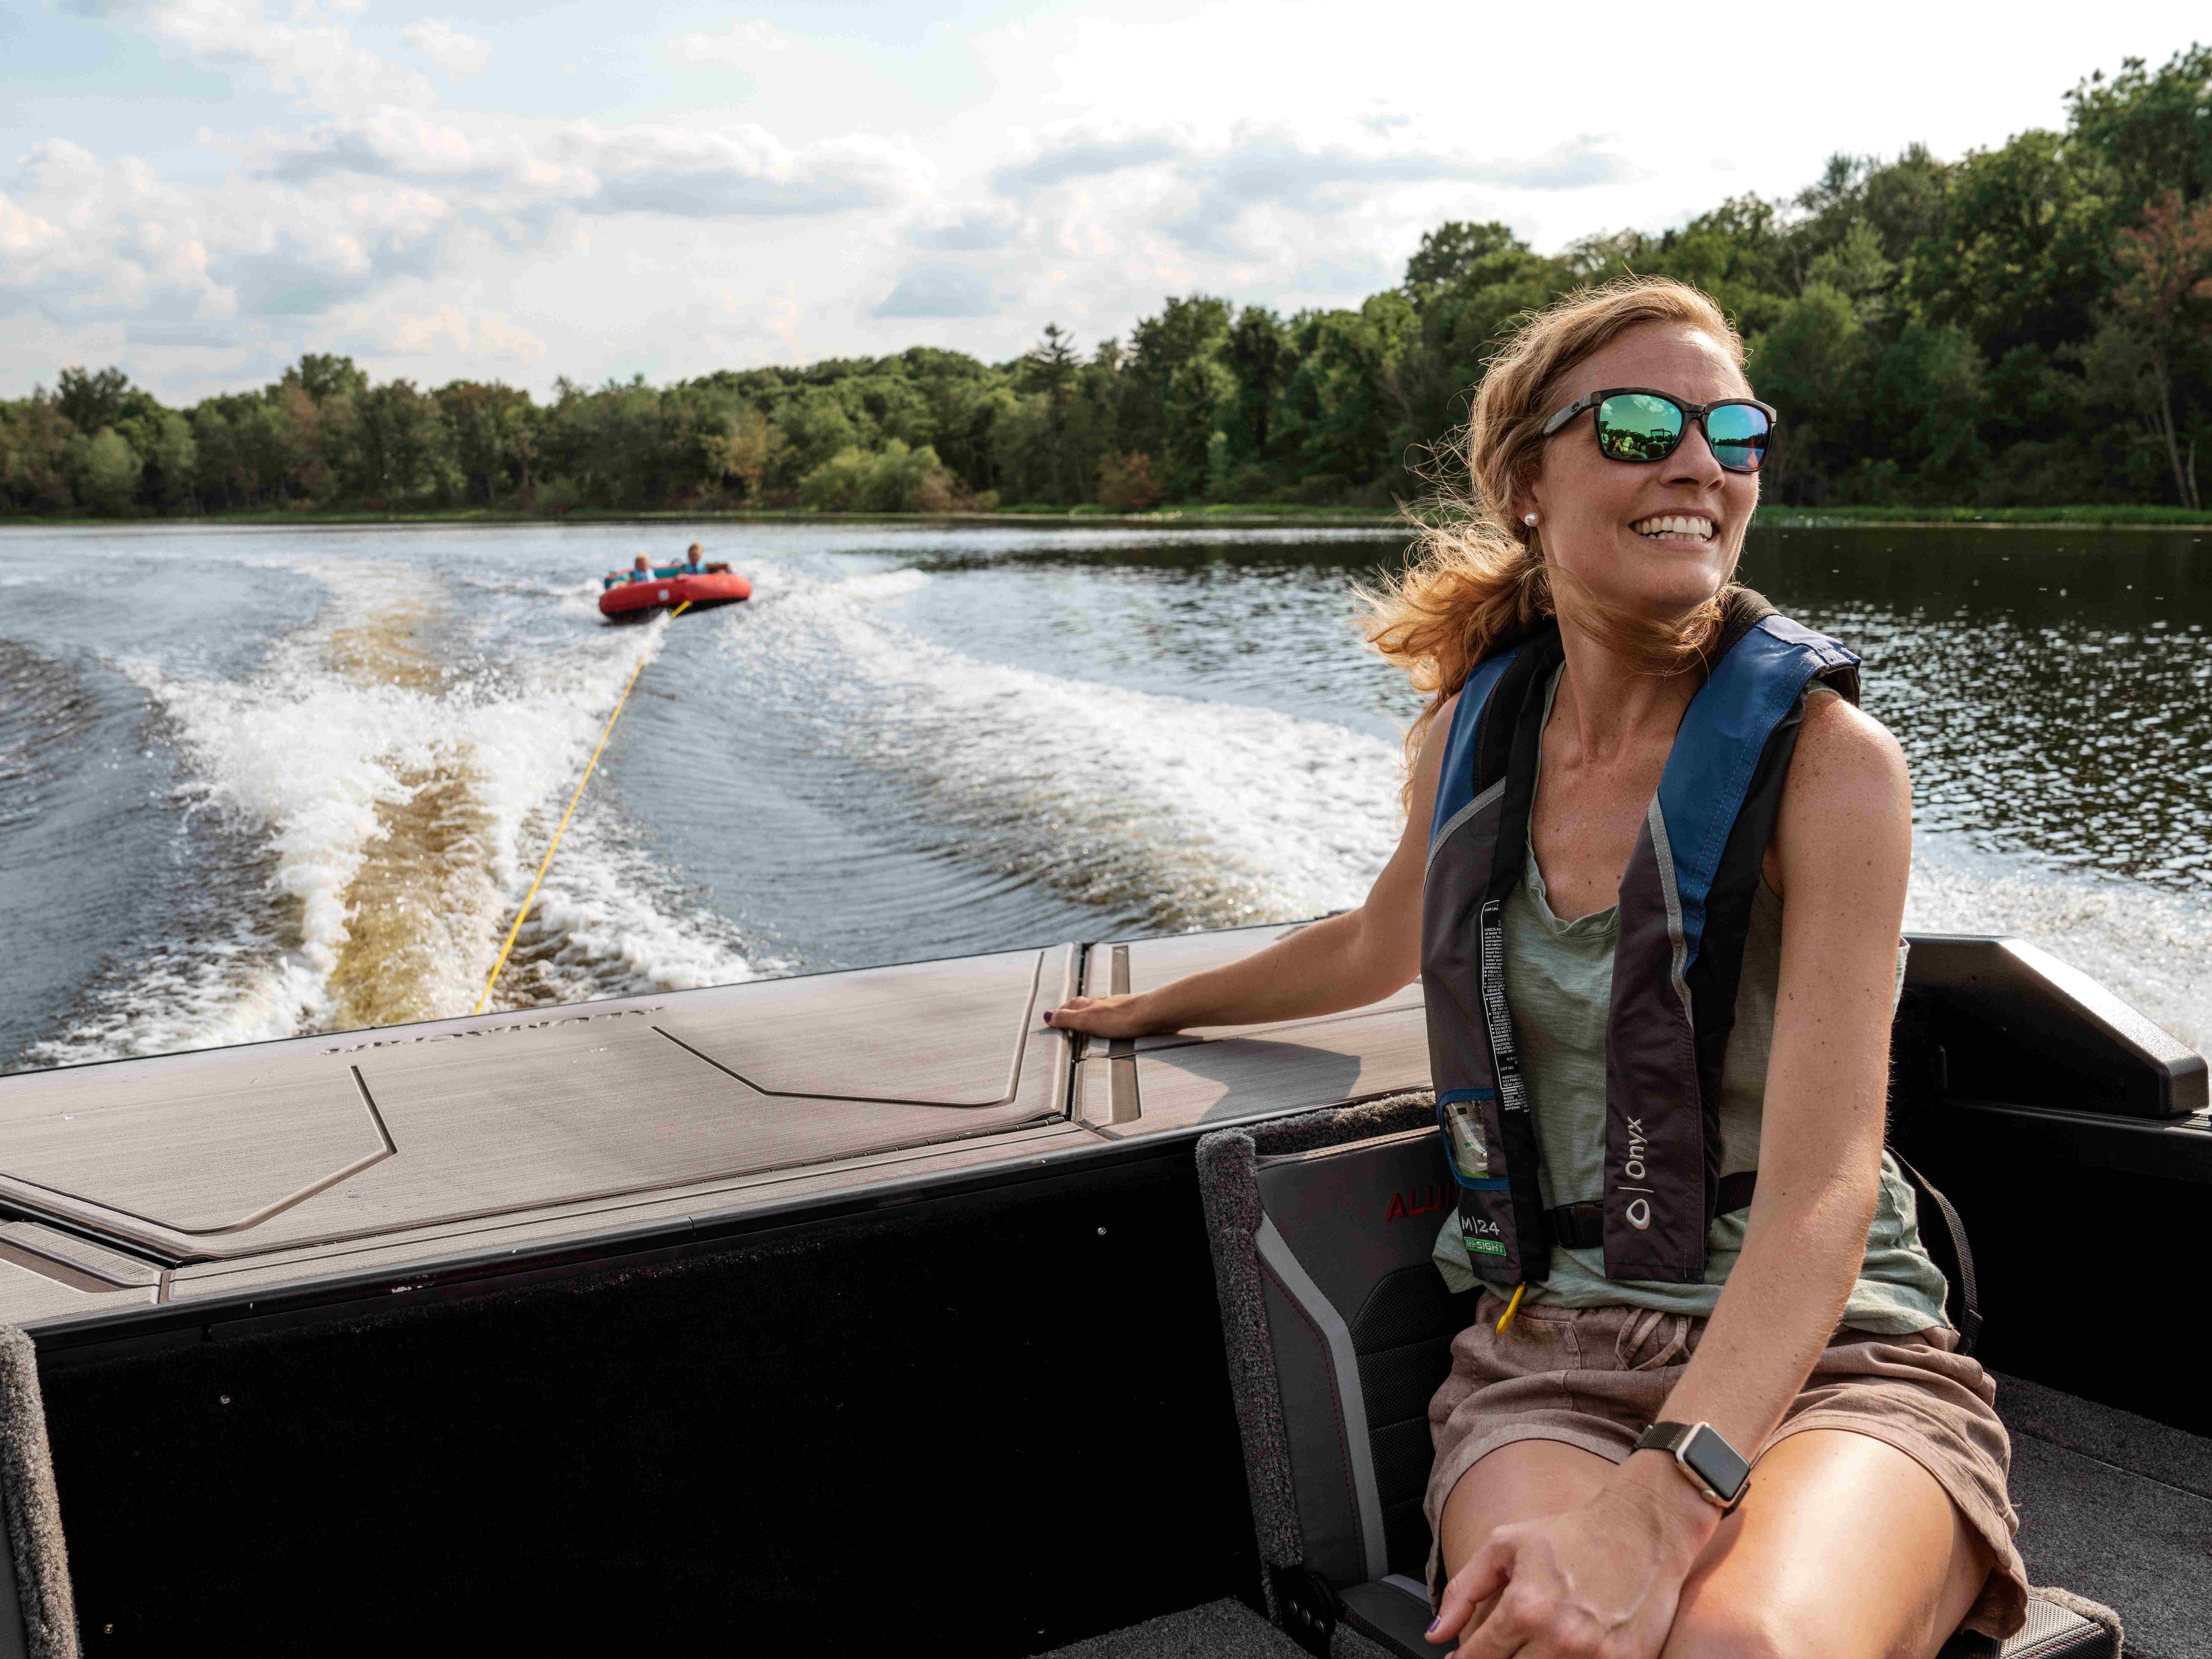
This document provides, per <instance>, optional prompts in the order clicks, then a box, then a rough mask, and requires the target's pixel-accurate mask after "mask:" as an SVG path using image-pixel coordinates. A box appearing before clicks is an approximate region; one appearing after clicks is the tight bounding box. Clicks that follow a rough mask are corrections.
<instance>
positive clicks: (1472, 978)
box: [1421, 588, 1859, 1286]
mask: <svg viewBox="0 0 2212 1659" xmlns="http://www.w3.org/2000/svg"><path fill="white" fill-rule="evenodd" d="M1562 654H1563V653H1562V651H1561V647H1560V643H1559V623H1557V622H1556V621H1553V620H1547V622H1545V623H1543V624H1542V625H1541V626H1540V627H1539V628H1537V629H1534V630H1533V631H1531V632H1530V633H1528V634H1526V635H1522V636H1521V637H1519V638H1517V639H1515V640H1511V641H1506V642H1505V643H1504V644H1503V645H1502V646H1500V647H1498V648H1497V649H1494V650H1493V651H1492V653H1490V655H1488V656H1486V657H1485V658H1484V659H1482V661H1481V662H1480V663H1479V664H1478V665H1476V666H1475V668H1474V671H1473V672H1472V673H1470V674H1469V675H1468V678H1467V683H1466V684H1465V685H1464V686H1462V688H1461V690H1460V694H1459V703H1458V706H1457V707H1456V708H1455V709H1454V710H1453V713H1452V723H1451V731H1450V733H1449V737H1448V738H1447V740H1446V743H1445V746H1444V756H1443V777H1442V780H1441V781H1440V782H1439V783H1438V785H1437V803H1436V817H1435V821H1434V828H1433V829H1432V830H1431V835H1430V839H1429V857H1428V872H1427V876H1426V878H1425V883H1424V886H1423V892H1422V906H1421V981H1422V986H1423V989H1424V991H1425V994H1426V998H1427V1003H1428V1025H1429V1063H1430V1067H1431V1075H1432V1077H1433V1078H1434V1079H1435V1083H1436V1090H1437V1117H1438V1121H1439V1124H1440V1126H1441V1127H1442V1128H1443V1134H1444V1141H1445V1147H1446V1150H1447V1152H1448V1153H1449V1156H1450V1158H1451V1163H1452V1169H1453V1174H1454V1175H1455V1177H1456V1179H1457V1181H1458V1183H1459V1221H1460V1231H1461V1236H1462V1238H1463V1239H1464V1240H1465V1242H1466V1244H1467V1252H1468V1264H1469V1265H1470V1266H1471V1267H1473V1268H1474V1272H1475V1273H1476V1275H1477V1276H1478V1277H1480V1278H1481V1279H1486V1280H1487V1281H1489V1282H1491V1283H1492V1284H1494V1285H1506V1286H1510V1285H1524V1284H1526V1285H1533V1284H1536V1283H1539V1282H1541V1280H1542V1279H1545V1278H1547V1276H1548V1275H1549V1274H1550V1273H1551V1263H1552V1248H1553V1244H1554V1243H1559V1244H1564V1245H1567V1246H1570V1247H1571V1248H1575V1249H1591V1248H1595V1247H1597V1246H1599V1245H1602V1247H1603V1249H1604V1251H1605V1272H1606V1275H1607V1278H1610V1279H1645V1280H1657V1281H1660V1282H1662V1283H1668V1284H1698V1283H1701V1282H1702V1281H1703V1280H1704V1279H1705V1231H1706V1228H1707V1226H1708V1225H1709V1224H1710V1223H1711V1220H1712V1218H1713V1217H1714V1216H1716V1215H1717V1214H1721V1213H1723V1212H1728V1211H1731V1210H1736V1209H1741V1208H1742V1207H1743V1206H1746V1205H1747V1204H1749V1203H1750V1202H1751V1195H1752V1188H1753V1182H1754V1177H1753V1176H1752V1175H1750V1174H1744V1175H1737V1176H1729V1178H1728V1179H1727V1180H1726V1181H1723V1180H1722V1179H1721V1178H1720V1175H1719V1170H1720V1152H1721V1148H1720V1137H1719V1134H1718V1131H1717V1120H1718V1111H1719V1100H1720V1085H1721V1066H1722V1062H1723V1060H1724V1059H1725V1058H1726V1056H1727V1053H1728V1041H1729V1031H1730V1030H1731V1029H1732V1028H1733V1026H1734V1025H1735V994H1736V982H1737V981H1738V979H1739V977H1740V976H1741V972H1742V968H1743V948H1744V938H1745V935H1746V933H1747V931H1748V929H1749V926H1750V921H1751V906H1752V900H1753V896H1754V895H1755V893H1756V892H1757V890H1758V886H1759V874H1760V869H1761V864H1762V860H1764V858H1765V852H1766V846H1767V842H1768V841H1769V840H1770V839H1771V837H1772V835H1773V832H1774V818H1775V813H1776V811H1777V810H1778V807H1779V806H1780V805H1781V800H1782V787H1783V784H1784V781H1785V780H1786V779H1787V777H1788V776H1789V773H1790V756H1791V755H1792V753H1794V752H1795V750H1796V744H1797V732H1798V727H1799V726H1800V725H1801V723H1802V721H1803V720H1804V715H1805V699H1806V693H1807V691H1808V689H1809V688H1810V687H1811V686H1812V684H1814V682H1815V681H1820V682H1823V683H1825V684H1827V685H1829V686H1831V687H1832V688H1833V689H1834V690H1836V691H1837V692H1838V693H1839V694H1840V695H1842V696H1846V697H1848V698H1850V700H1851V701H1852V702H1855V703H1856V702H1857V701H1858V695H1859V679H1858V663H1859V659H1858V658H1857V655H1856V654H1855V653H1852V652H1850V651H1849V650H1847V649H1846V648H1845V647H1843V646H1841V645H1839V644H1838V643H1837V642H1836V641H1833V640H1832V639H1828V638H1826V636H1824V635H1820V634H1816V633H1814V632H1813V630H1812V629H1808V628H1806V627H1804V626H1802V625H1801V624H1800V623H1795V622H1792V621H1790V619H1789V618H1788V617H1784V616H1782V615H1780V614H1778V612H1777V611H1775V610H1774V608H1773V607H1772V606H1771V605H1768V604H1767V603H1766V601H1765V600H1764V599H1760V598H1759V595H1758V594H1756V593H1753V592H1750V591H1749V590H1748V589H1747V588H1735V589H1732V590H1730V591H1729V593H1728V595H1727V596H1726V598H1725V599H1724V601H1723V618H1722V626H1721V631H1720V635H1719V637H1718V639H1717V641H1716V644H1715V651H1714V654H1713V658H1712V666H1711V673H1710V674H1709V675H1708V677H1707V678H1706V680H1705V684H1704V685H1702V686H1701V687H1699V690H1698V692H1697V695H1696V696H1693V697H1692V698H1691V700H1690V706H1689V708H1688V709H1687V710H1686V712H1685V713H1684V714H1683V716H1682V722H1681V725H1680V726H1679V727H1678V728H1677V729H1676V732H1675V734H1674V749H1673V750H1672V751H1671V752H1670V753H1669V754H1668V757H1667V766H1666V770H1665V772H1664V774H1663V775H1662V776H1661V778H1660V780H1659V791H1658V793H1657V794H1656V796H1655V797H1654V798H1653V799H1652V802H1651V805H1650V810H1649V811H1647V812H1646V813H1645V815H1644V828H1643V830H1642V831H1641V833H1639V834H1638V836H1637V838H1636V850H1635V851H1634V852H1633V853H1632V854H1630V856H1629V860H1628V867H1627V869H1626V872H1624V873H1623V874H1622V877H1621V881H1620V937H1619V940H1618V942H1617V943H1616V944H1615V945H1614V947H1613V1001H1612V1006H1611V1009H1610V1011H1609V1014H1608V1020H1607V1030H1606V1148H1605V1196H1604V1199H1603V1200H1602V1202H1601V1203H1597V1204H1590V1203H1584V1204H1565V1205H1560V1206H1557V1207H1555V1208H1552V1209H1548V1210H1547V1208H1546V1206H1545V1204H1544V1202H1543V1197H1542V1190H1543V1189H1542V1188H1541V1186H1540V1184H1539V1175H1538V1170H1539V1167H1540V1164H1541V1158H1542V1148H1541V1146H1539V1145H1538V1143H1537V1138H1536V1127H1535V1120H1534V1114H1533V1112H1532V1111H1531V1109H1530V1102H1529V1099H1528V1087H1527V1083H1526V1080H1525V1079H1524V1078H1523V1077H1522V1072H1521V1065H1520V1058H1519V1051H1518V1048H1517V1047H1516V1039H1515V1036H1514V1030H1513V1009H1512V1003H1511V1000H1510V997H1509V995H1508V993H1507V987H1506V982H1505V962H1504V945H1505V940H1504V927H1503V925H1502V921H1501V912H1502V908H1503V904H1504V899H1505V896H1506V895H1507V894H1508V893H1510V892H1511V891H1512V890H1513V887H1514V885H1515V884H1516V883H1517V882H1519V881H1520V879H1521V873H1522V864H1523V860H1524V857H1525V854H1526V850H1527V844H1528V813H1529V808H1530V806H1531V805H1532V804H1533V801H1534V794H1535V779H1536V760H1537V754H1538V744H1539V743H1540V741H1541V738H1542V725H1543V712H1544V694H1545V691H1546V690H1547V687H1548V686H1549V684H1550V683H1551V678H1552V671H1553V669H1555V668H1556V667H1558V666H1559V662H1560V660H1561V658H1562Z"/></svg>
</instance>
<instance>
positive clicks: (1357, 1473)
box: [1252, 1213, 1390, 1579]
mask: <svg viewBox="0 0 2212 1659" xmlns="http://www.w3.org/2000/svg"><path fill="white" fill-rule="evenodd" d="M1252 1243H1253V1244H1254V1246H1255V1248H1256V1249H1258V1251H1259V1254H1260V1260H1261V1261H1264V1262H1265V1263H1267V1267H1268V1269H1269V1271H1270V1272H1272V1273H1273V1274H1274V1275H1275V1280H1276V1282H1277V1283H1278V1284H1279V1285H1281V1286H1282V1287H1283V1291H1284V1293H1285V1295H1287V1296H1288V1297H1290V1298H1291V1301H1293V1302H1295V1303H1297V1304H1298V1306H1299V1308H1300V1309H1301V1310H1303V1311H1304V1314H1305V1316H1306V1317H1307V1318H1309V1319H1310V1320H1312V1321H1313V1322H1314V1323H1315V1325H1316V1326H1317V1327H1319V1328H1320V1330H1321V1334H1322V1338H1323V1339H1324V1340H1326V1341H1327V1342H1328V1357H1329V1363H1330V1364H1331V1366H1332V1368H1333V1369H1334V1370H1335V1372H1336V1400H1337V1405H1338V1407H1339V1409H1340V1411H1341V1412H1342V1413H1343V1417H1344V1450H1345V1455H1346V1457H1347V1458H1349V1459H1350V1460H1351V1463H1352V1497H1353V1498H1354V1500H1355V1501H1356V1502H1357V1503H1358V1505H1359V1541H1360V1544H1361V1546H1362V1547H1363V1548H1364V1550H1365V1551H1366V1553H1367V1576H1368V1577H1369V1578H1370V1579H1375V1578H1380V1577H1383V1574H1385V1573H1387V1572H1388V1571H1390V1560H1389V1553H1388V1552H1387V1551H1386V1550H1385V1549H1384V1547H1383V1498H1382V1495H1381V1493H1380V1492H1379V1491H1378V1490H1377V1489H1376V1485H1375V1453H1374V1449H1373V1448H1372V1447H1371V1446H1370V1444H1369V1443H1368V1438H1367V1401H1366V1399H1365V1396H1364V1395H1362V1394H1361V1393H1360V1391H1359V1356H1358V1355H1357V1354H1356V1353H1354V1352H1352V1328H1351V1327H1349V1326H1348V1325H1346V1323H1345V1322H1344V1316H1343V1315H1342V1314H1340V1313H1339V1312H1337V1310H1336V1304H1334V1303H1333V1302H1331V1301H1330V1300H1329V1299H1328V1297H1326V1296H1323V1295H1322V1290H1321V1286H1320V1285H1316V1284H1315V1283H1314V1282H1313V1277H1312V1275H1311V1274H1310V1273H1307V1272H1306V1270H1305V1268H1304V1267H1303V1266H1301V1265H1300V1263H1299V1261H1298V1259H1297V1255H1294V1254H1293V1253H1292V1251H1291V1245H1290V1241H1289V1240H1288V1239H1286V1238H1285V1237H1283V1235H1282V1233H1281V1231H1279V1229H1278V1228H1277V1227H1276V1225H1275V1223H1274V1220H1273V1218H1272V1217H1270V1216H1267V1215H1266V1214H1264V1213H1263V1214H1262V1215H1261V1217H1260V1226H1259V1231H1256V1232H1255V1233H1254V1234H1253V1235H1252Z"/></svg>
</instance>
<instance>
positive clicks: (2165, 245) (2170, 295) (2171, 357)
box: [2112, 190, 2212, 507]
mask: <svg viewBox="0 0 2212 1659" xmlns="http://www.w3.org/2000/svg"><path fill="white" fill-rule="evenodd" d="M2114 257H2115V259H2116V261H2117V262H2118V265H2119V267H2120V273H2121V275H2120V281H2119V284H2118V287H2117V288H2115V289H2114V290H2113V292H2112V308H2113V312H2114V314H2115V316H2116V318H2117V319H2118V322H2119V325H2120V326H2121V328H2122V329H2123V330H2124V331H2125V332H2126V333H2127V335H2128V336H2129V337H2130V339H2131V340H2132V341H2133V342H2134V343H2135V344H2136V347H2137V348H2138V349H2139V352H2140V356H2141V361H2142V370H2143V372H2142V374H2141V376H2140V377H2139V381H2140V385H2141V387H2142V396H2141V399H2140V401H2141V406H2142V410H2143V412H2144V415H2145V417H2146V418H2147V420H2148V422H2149V424H2150V428H2151V430H2152V431H2153V432H2154V434H2155V435H2156V436H2157V438H2158V440H2159V441H2160V444H2161V445H2162V446H2163V447H2164V448H2165V450H2166V459H2167V462H2168V464H2169V465H2171V466H2172V470H2173V489H2174V494H2175V496H2176V497H2177V499H2178V500H2179V501H2180V503H2181V505H2182V506H2184V507H2201V506H2202V505H2203V501H2202V500H2201V499H2200V497H2199V496H2198V494H2197V444H2196V439H2195V436H2194V435H2193V434H2192V435H2190V436H2189V437H2188V438H2187V439H2186V440H2185V438H2184V432H2185V428H2187V427H2188V426H2189V425H2190V424H2191V421H2190V418H2189V411H2188V410H2187V409H2186V408H2185V405H2184V404H2182V402H2181V400H2180V398H2179V395H2178V392H2179V387H2178V383H2179V380H2180V378H2181V375H2180V371H2181V369H2182V367H2183V365H2184V363H2185V361H2186V360H2187V359H2188V358H2189V357H2191V356H2194V355H2197V354H2199V353H2201V352H2203V350H2204V349H2205V348H2206V347H2207V346H2208V344H2212V199H2208V200H2206V201H2203V202H2201V203H2199V204H2197V206H2196V207H2195V208H2193V209H2192V208H2191V207H2189V206H2187V205H2186V204H2185V203H2184V202H2183V200H2182V196H2181V192H2180V191H2178V190H2169V191H2166V192H2165V193H2164V194H2162V195H2161V196H2160V197H2158V198H2157V199H2156V200H2154V202H2152V203H2151V204H2150V205H2149V206H2148V208H2146V209H2145V210H2143V222H2142V227H2141V228H2138V229H2133V230H2125V231H2123V232H2121V233H2120V241H2119V246H2118V249H2117V251H2116V252H2115V255H2114Z"/></svg>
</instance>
